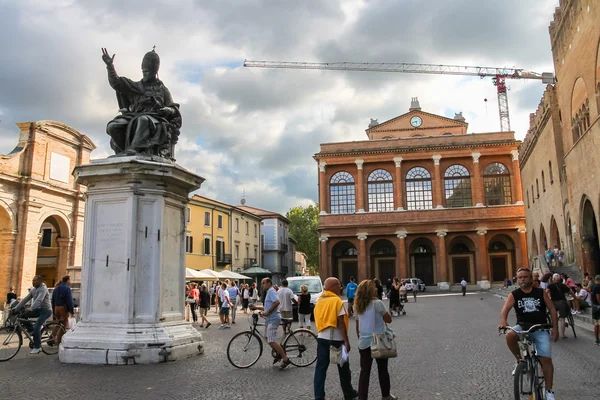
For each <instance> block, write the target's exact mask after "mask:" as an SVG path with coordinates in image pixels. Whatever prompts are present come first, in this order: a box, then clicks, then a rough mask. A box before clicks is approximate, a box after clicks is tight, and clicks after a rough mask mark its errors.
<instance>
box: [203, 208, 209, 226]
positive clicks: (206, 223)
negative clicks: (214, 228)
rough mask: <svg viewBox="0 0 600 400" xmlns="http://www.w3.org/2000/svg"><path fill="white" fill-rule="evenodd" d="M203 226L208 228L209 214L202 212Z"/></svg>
mask: <svg viewBox="0 0 600 400" xmlns="http://www.w3.org/2000/svg"><path fill="white" fill-rule="evenodd" d="M204 226H210V212H209V211H205V212H204Z"/></svg>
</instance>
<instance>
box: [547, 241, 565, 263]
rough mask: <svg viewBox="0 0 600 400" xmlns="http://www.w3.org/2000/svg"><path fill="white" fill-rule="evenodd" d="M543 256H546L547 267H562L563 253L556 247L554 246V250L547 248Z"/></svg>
mask: <svg viewBox="0 0 600 400" xmlns="http://www.w3.org/2000/svg"><path fill="white" fill-rule="evenodd" d="M544 255H545V256H546V263H547V264H548V266H550V267H562V266H563V265H564V260H565V252H564V251H562V250H561V248H560V247H558V245H554V248H550V247H548V249H547V250H546V252H545V253H544Z"/></svg>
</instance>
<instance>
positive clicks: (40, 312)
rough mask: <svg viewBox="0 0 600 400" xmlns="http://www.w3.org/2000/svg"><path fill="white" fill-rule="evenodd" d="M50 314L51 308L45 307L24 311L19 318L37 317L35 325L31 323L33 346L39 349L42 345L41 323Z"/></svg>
mask: <svg viewBox="0 0 600 400" xmlns="http://www.w3.org/2000/svg"><path fill="white" fill-rule="evenodd" d="M51 315H52V310H47V309H45V308H38V309H35V310H33V311H27V312H26V313H24V314H23V315H22V316H21V318H35V317H37V321H36V323H35V325H33V344H34V346H33V347H34V348H36V349H39V348H41V347H42V331H41V329H42V325H43V324H44V322H46V320H47V319H48V318H50V316H51Z"/></svg>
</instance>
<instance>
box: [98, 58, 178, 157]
mask: <svg viewBox="0 0 600 400" xmlns="http://www.w3.org/2000/svg"><path fill="white" fill-rule="evenodd" d="M114 59H115V55H114V54H113V56H112V57H111V56H110V55H109V54H108V51H106V49H105V48H103V49H102V61H104V63H105V64H106V69H107V70H108V83H109V84H110V86H111V87H112V88H113V89H115V91H116V92H117V101H118V103H119V112H120V113H121V115H118V116H116V117H115V118H114V119H113V120H112V121H110V122H109V123H108V125H107V126H106V132H107V133H108V134H109V135H110V137H111V140H110V147H111V148H112V149H113V150H114V151H115V155H116V156H117V157H118V156H132V155H136V154H143V155H149V156H153V155H154V156H160V157H164V158H168V159H171V160H174V147H175V143H177V138H178V137H179V128H181V114H180V113H179V104H176V103H174V102H173V98H172V97H171V93H170V92H169V89H167V87H166V86H165V85H164V84H163V83H162V81H160V79H158V68H159V66H160V58H159V57H158V54H156V52H155V51H154V49H152V51H149V52H148V53H146V55H145V56H144V59H143V60H142V80H141V81H139V82H134V81H132V80H131V79H128V78H124V77H121V76H119V75H117V71H116V70H115V66H114V64H113V61H114Z"/></svg>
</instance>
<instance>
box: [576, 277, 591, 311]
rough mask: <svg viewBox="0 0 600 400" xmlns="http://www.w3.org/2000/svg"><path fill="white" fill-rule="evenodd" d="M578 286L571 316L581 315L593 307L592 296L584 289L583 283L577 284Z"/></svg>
mask: <svg viewBox="0 0 600 400" xmlns="http://www.w3.org/2000/svg"><path fill="white" fill-rule="evenodd" d="M576 286H577V291H576V293H575V298H574V299H573V309H572V310H571V314H581V310H582V309H584V308H586V307H591V306H592V296H590V293H589V292H588V291H587V290H585V289H584V288H583V286H582V285H581V283H577V284H576Z"/></svg>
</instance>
